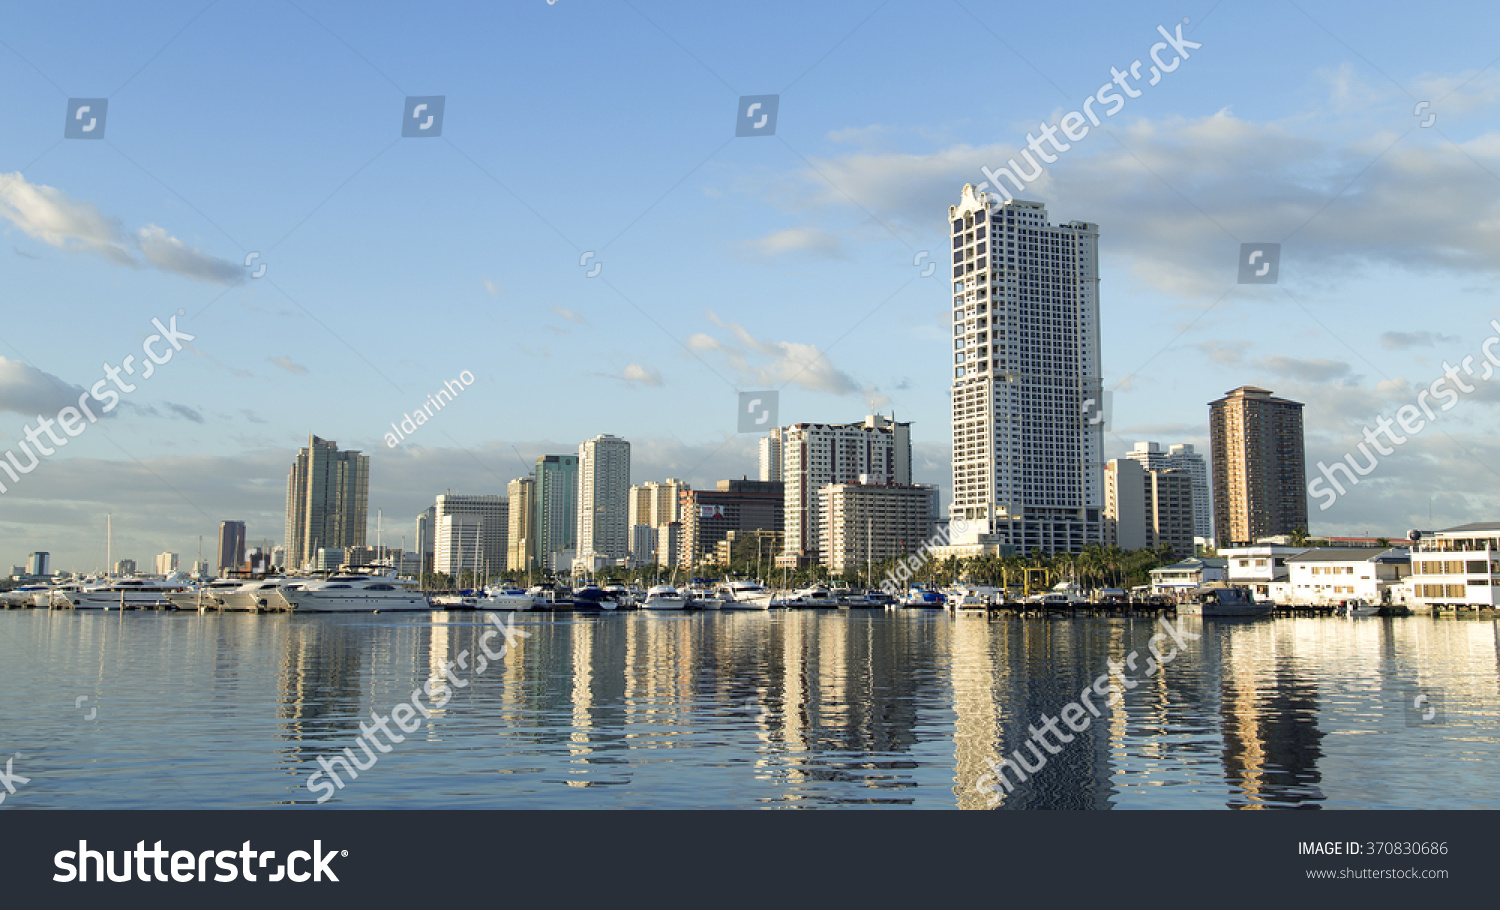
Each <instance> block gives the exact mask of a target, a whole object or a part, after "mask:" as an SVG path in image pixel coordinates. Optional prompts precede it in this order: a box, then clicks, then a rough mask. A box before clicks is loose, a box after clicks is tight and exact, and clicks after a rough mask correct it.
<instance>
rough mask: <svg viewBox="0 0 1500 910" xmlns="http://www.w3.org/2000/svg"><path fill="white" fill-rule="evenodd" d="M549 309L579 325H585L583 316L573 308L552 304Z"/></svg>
mask: <svg viewBox="0 0 1500 910" xmlns="http://www.w3.org/2000/svg"><path fill="white" fill-rule="evenodd" d="M547 309H549V310H551V311H552V312H554V313H556V314H557V315H559V316H561V317H562V318H564V319H566V320H568V321H569V322H572V323H575V324H577V325H583V317H582V316H580V315H578V314H577V313H575V312H573V311H572V310H569V309H564V308H563V307H560V306H550V307H548V308H547Z"/></svg>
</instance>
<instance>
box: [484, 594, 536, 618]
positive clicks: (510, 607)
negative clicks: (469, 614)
mask: <svg viewBox="0 0 1500 910" xmlns="http://www.w3.org/2000/svg"><path fill="white" fill-rule="evenodd" d="M535 606H536V598H535V597H532V596H531V595H530V594H528V593H526V592H525V591H522V590H520V589H518V588H487V589H486V590H485V592H484V594H483V596H481V597H479V598H478V599H477V600H476V601H475V604H474V609H476V610H504V611H506V612H507V613H509V612H513V611H524V610H530V609H532V608H533V607H535Z"/></svg>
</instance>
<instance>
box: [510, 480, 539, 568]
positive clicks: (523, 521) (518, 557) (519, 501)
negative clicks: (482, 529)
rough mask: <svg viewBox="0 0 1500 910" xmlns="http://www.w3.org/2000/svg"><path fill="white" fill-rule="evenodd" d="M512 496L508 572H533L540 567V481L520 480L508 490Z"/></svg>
mask: <svg viewBox="0 0 1500 910" xmlns="http://www.w3.org/2000/svg"><path fill="white" fill-rule="evenodd" d="M505 492H506V494H507V495H509V496H510V530H509V533H507V534H506V544H505V550H506V552H505V568H507V569H509V570H510V571H512V572H530V571H531V570H533V569H535V568H536V567H537V565H536V480H535V479H534V478H532V477H518V478H516V479H515V480H512V481H511V482H510V484H509V485H508V486H507V487H506V488H505Z"/></svg>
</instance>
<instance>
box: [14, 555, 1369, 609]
mask: <svg viewBox="0 0 1500 910" xmlns="http://www.w3.org/2000/svg"><path fill="white" fill-rule="evenodd" d="M1028 601H1030V603H1031V605H1034V606H1035V607H1036V608H1038V609H1041V610H1046V611H1056V612H1071V611H1073V610H1074V609H1077V608H1079V607H1080V606H1089V607H1095V608H1097V607H1105V608H1112V607H1118V608H1125V609H1130V608H1131V607H1132V606H1134V604H1133V603H1132V602H1131V601H1130V600H1129V599H1128V598H1127V597H1126V596H1125V592H1124V591H1122V590H1119V589H1104V590H1103V591H1098V592H1093V594H1092V596H1090V597H1085V596H1084V595H1083V594H1082V593H1081V592H1080V591H1078V590H1077V589H1076V586H1072V585H1069V584H1060V585H1057V586H1056V587H1054V588H1053V589H1052V590H1051V591H1046V592H1042V593H1040V594H1036V595H1032V596H1031V597H1030V598H1028ZM1016 605H1022V606H1025V604H1020V603H1019V602H1017V603H1012V599H1011V598H1010V597H1007V596H1006V592H1004V591H1001V590H999V589H993V588H983V587H976V586H963V585H959V586H953V587H949V588H946V589H940V588H938V587H936V586H933V585H921V584H913V585H911V586H909V587H908V588H907V589H906V590H905V591H904V592H903V593H902V594H901V595H900V596H893V595H891V594H887V593H885V592H882V591H874V590H871V591H860V590H854V589H849V588H841V587H834V586H830V585H824V584H814V585H810V586H808V587H805V588H801V589H799V590H793V591H776V590H772V589H771V588H767V587H765V586H764V585H762V584H760V583H759V582H756V581H750V580H738V581H727V582H722V583H717V584H694V585H691V586H688V587H685V588H681V589H679V588H677V587H675V586H673V585H670V584H658V585H654V586H652V587H650V588H649V589H647V590H644V591H642V590H640V589H638V588H636V589H632V588H627V587H625V586H623V585H615V584H607V585H602V586H601V585H598V584H593V583H586V584H583V585H580V586H578V587H571V588H570V587H565V586H562V585H557V584H553V583H547V584H541V585H537V586H535V587H532V588H530V589H527V590H522V589H520V588H509V587H489V588H484V589H480V590H475V591H457V592H451V593H428V592H424V591H421V590H419V589H418V588H417V583H416V582H415V581H413V580H412V579H409V578H400V577H398V576H397V575H396V574H395V572H394V571H392V570H391V569H389V568H383V567H362V568H358V569H350V570H345V571H342V572H339V573H336V574H328V575H322V576H306V575H271V576H261V577H252V578H221V579H217V580H214V581H209V582H201V583H200V582H192V581H189V580H187V579H181V578H166V579H154V578H134V577H130V578H103V579H93V580H84V581H78V582H72V583H65V584H45V585H25V586H22V587H19V588H16V589H15V590H12V591H8V592H5V593H3V594H0V606H6V607H17V606H19V607H40V608H52V609H62V610H68V609H71V610H141V609H174V610H189V611H197V612H207V611H228V612H253V613H271V612H289V613H391V612H416V611H433V610H499V611H507V612H509V611H530V610H538V611H610V610H635V609H639V610H770V609H779V608H785V609H820V608H821V609H861V608H862V609H881V608H891V607H915V608H928V609H948V610H955V611H959V610H989V609H995V608H1009V607H1011V606H1016ZM1141 605H1142V606H1146V607H1152V608H1157V609H1169V610H1172V611H1174V612H1177V613H1181V614H1187V615H1200V616H1205V617H1216V616H1217V617H1254V616H1267V615H1271V613H1272V612H1273V609H1274V605H1273V604H1271V603H1270V602H1268V601H1258V600H1256V598H1255V597H1254V595H1253V594H1252V593H1251V592H1250V590H1249V589H1248V588H1243V587H1239V586H1235V585H1227V584H1223V583H1213V584H1209V585H1204V586H1202V587H1200V588H1198V589H1196V590H1195V591H1193V592H1192V596H1191V597H1188V598H1185V599H1183V600H1181V601H1177V602H1174V603H1159V604H1158V603H1155V602H1154V601H1153V602H1144V601H1143V602H1142V603H1141ZM1361 607H1363V605H1361ZM1370 612H1374V608H1371V609H1370ZM1350 615H1360V614H1359V613H1356V612H1355V608H1353V607H1351V609H1350Z"/></svg>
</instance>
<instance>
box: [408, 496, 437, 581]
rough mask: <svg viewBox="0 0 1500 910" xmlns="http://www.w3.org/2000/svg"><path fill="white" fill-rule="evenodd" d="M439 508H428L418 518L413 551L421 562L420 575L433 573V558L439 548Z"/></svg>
mask: <svg viewBox="0 0 1500 910" xmlns="http://www.w3.org/2000/svg"><path fill="white" fill-rule="evenodd" d="M436 535H437V506H428V507H427V508H425V509H423V510H422V514H420V515H418V516H417V538H416V543H415V545H414V546H413V547H412V551H413V552H414V553H416V554H417V559H418V560H420V562H419V566H420V569H419V570H418V571H419V573H420V574H423V575H425V574H427V573H428V572H431V571H432V558H433V554H434V552H435V550H436V547H437V537H436Z"/></svg>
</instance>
